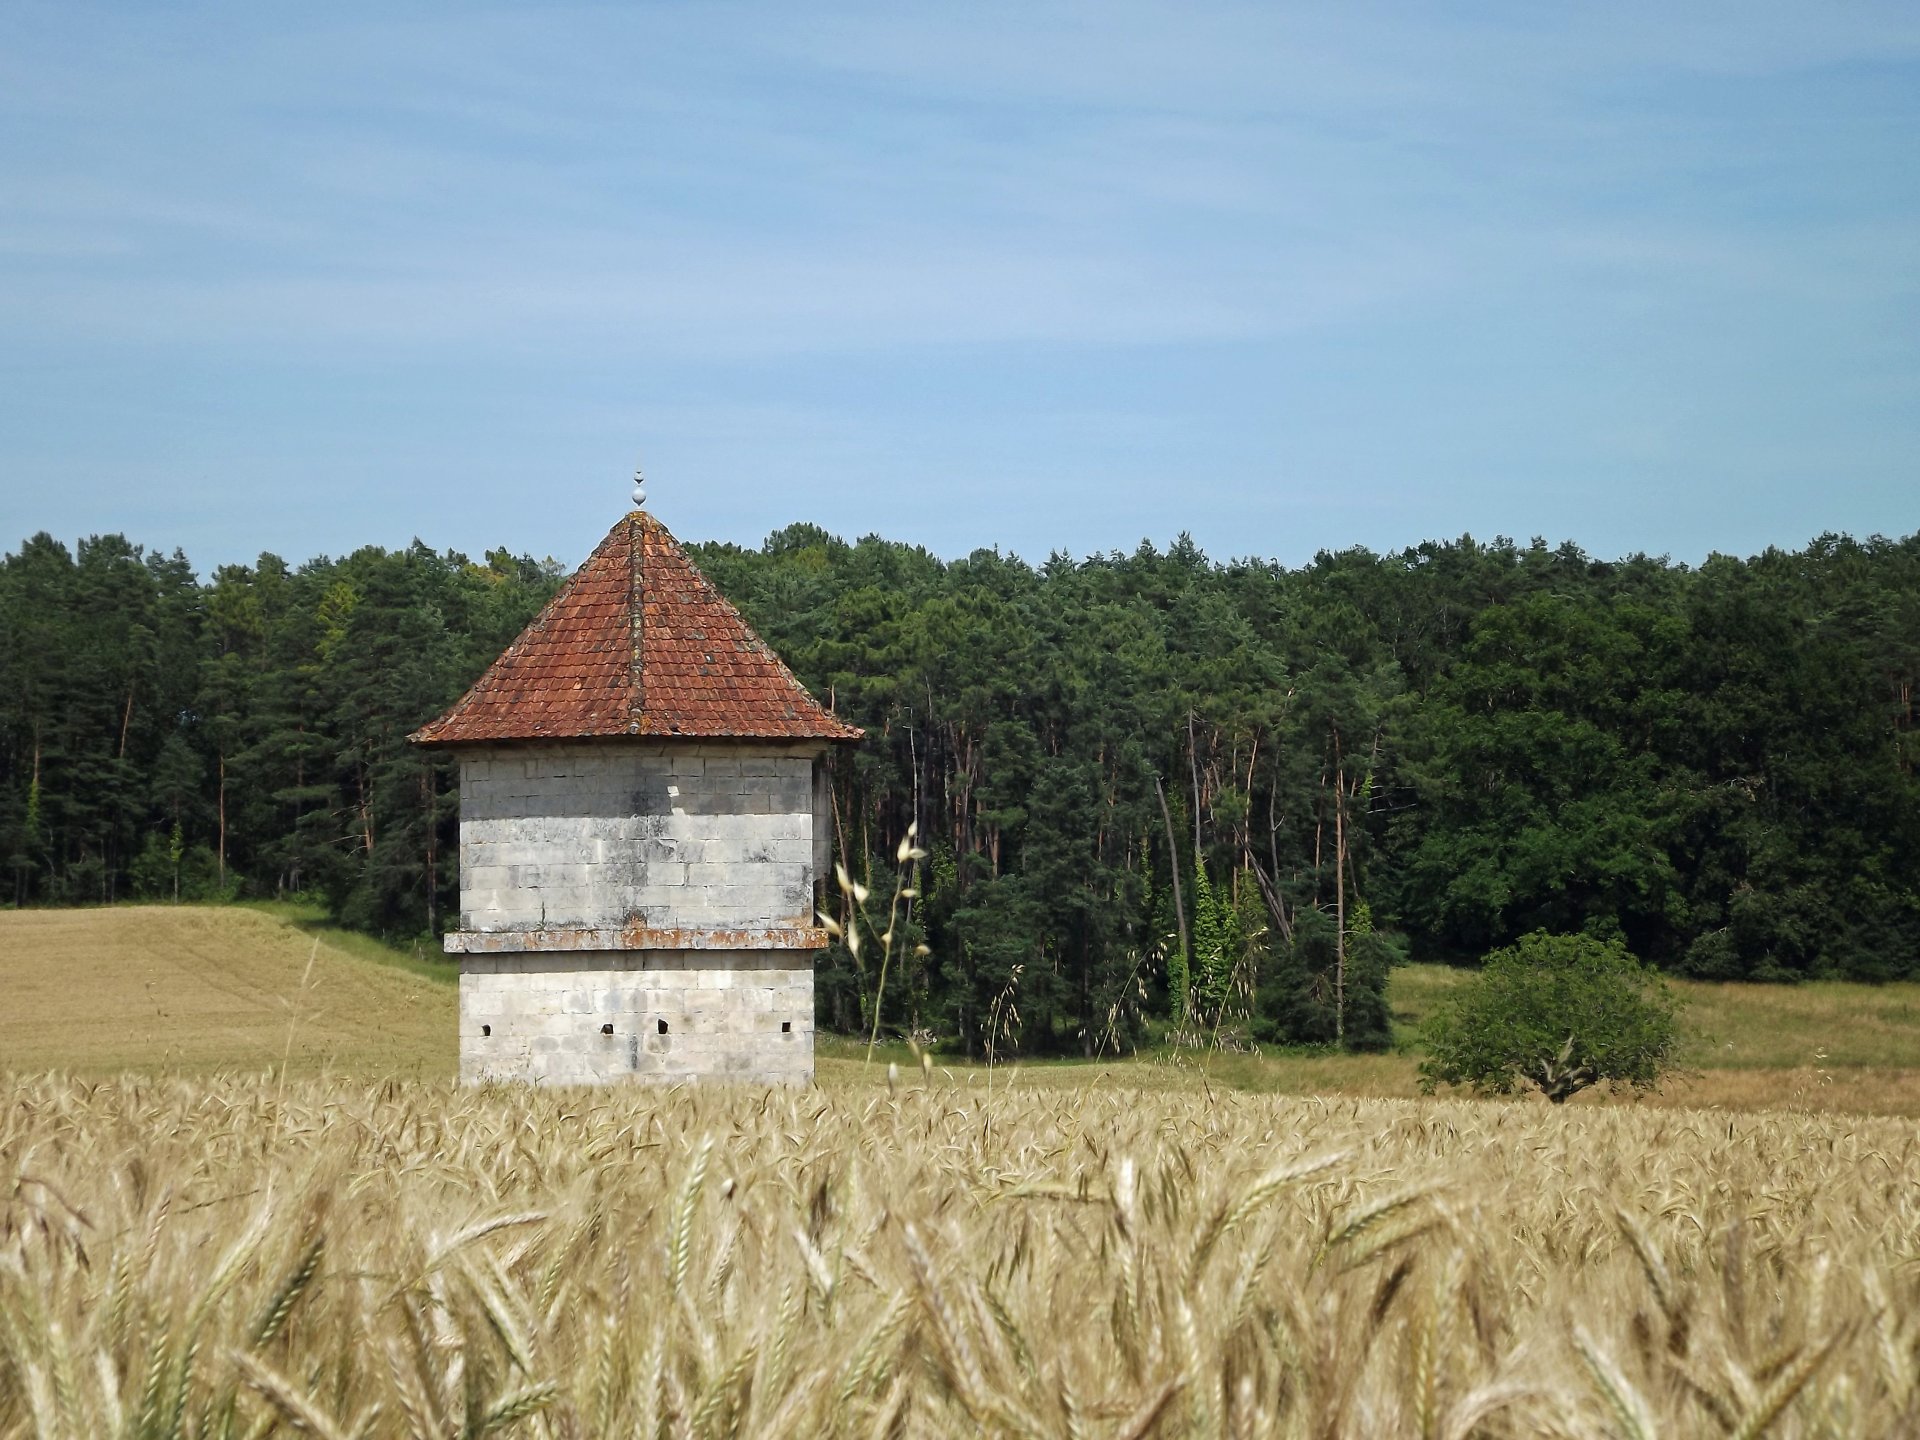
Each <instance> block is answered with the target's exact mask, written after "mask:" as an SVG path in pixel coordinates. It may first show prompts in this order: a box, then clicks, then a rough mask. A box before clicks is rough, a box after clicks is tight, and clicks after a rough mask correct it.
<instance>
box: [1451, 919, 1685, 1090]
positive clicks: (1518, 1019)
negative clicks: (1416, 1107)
mask: <svg viewBox="0 0 1920 1440" xmlns="http://www.w3.org/2000/svg"><path fill="white" fill-rule="evenodd" d="M1679 1012H1680V1001H1679V999H1678V998H1677V997H1676V996H1675V995H1674V994H1673V992H1672V991H1671V990H1670V989H1669V988H1668V987H1667V985H1666V982H1665V981H1663V980H1661V979H1660V977H1659V976H1658V975H1657V974H1655V973H1654V972H1653V971H1652V970H1650V969H1648V968H1647V967H1646V966H1644V965H1642V964H1641V963H1640V962H1639V961H1638V960H1636V959H1634V958H1633V956H1631V955H1629V954H1628V953H1627V950H1626V947H1625V946H1624V945H1622V944H1620V942H1619V941H1617V940H1596V939H1593V938H1592V937H1591V936H1586V935H1549V934H1547V933H1546V932H1545V931H1536V932H1535V933H1533V934H1531V935H1528V936H1525V937H1524V938H1523V939H1522V940H1521V941H1520V942H1519V944H1517V945H1512V946H1509V947H1508V948H1506V949H1504V950H1496V951H1494V952H1493V953H1492V954H1490V955H1489V956H1487V958H1486V962H1485V965H1484V967H1483V968H1482V970H1481V972H1480V974H1479V975H1478V976H1477V977H1476V978H1475V979H1473V980H1472V981H1470V982H1468V983H1467V984H1465V985H1463V986H1461V988H1460V989H1459V991H1458V992H1457V993H1456V994H1455V995H1454V996H1453V997H1452V998H1451V999H1450V1000H1449V1001H1448V1002H1447V1003H1446V1004H1445V1005H1444V1006H1443V1007H1442V1008H1441V1009H1440V1011H1439V1012H1438V1013H1437V1014H1435V1015H1434V1016H1433V1018H1432V1019H1431V1020H1429V1021H1428V1022H1427V1025H1426V1029H1425V1033H1424V1039H1425V1041H1426V1045H1427V1058H1426V1060H1425V1061H1423V1062H1422V1063H1421V1066H1420V1077H1421V1088H1422V1089H1424V1090H1426V1091H1428V1092H1429V1093H1431V1092H1432V1090H1433V1087H1434V1086H1435V1085H1436V1084H1440V1083H1445V1084H1448V1085H1468V1086H1471V1087H1472V1088H1473V1089H1475V1090H1477V1091H1479V1092H1481V1093H1482V1094H1491V1095H1510V1094H1512V1093H1513V1092H1514V1091H1515V1090H1516V1089H1518V1088H1519V1087H1520V1086H1521V1084H1523V1083H1525V1084H1528V1085H1532V1086H1534V1087H1535V1088H1537V1089H1538V1090H1539V1091H1540V1093H1541V1094H1543V1095H1545V1096H1546V1097H1547V1099H1549V1100H1551V1101H1553V1103H1554V1104H1556V1105H1559V1104H1562V1103H1564V1102H1565V1101H1566V1099H1567V1098H1568V1097H1569V1096H1571V1095H1575V1094H1577V1093H1578V1092H1580V1091H1582V1090H1584V1089H1586V1088H1587V1087H1588V1086H1589V1085H1598V1084H1600V1083H1601V1082H1603V1081H1606V1082H1611V1083H1614V1084H1626V1085H1632V1086H1635V1087H1638V1088H1640V1089H1647V1090H1650V1089H1653V1088H1654V1087H1655V1086H1657V1085H1658V1084H1659V1082H1660V1077H1661V1076H1662V1075H1663V1074H1664V1073H1665V1072H1666V1071H1667V1070H1669V1069H1670V1068H1671V1067H1672V1065H1673V1063H1674V1057H1675V1054H1676V1052H1677V1050H1678V1048H1679V1045H1680V1023H1679Z"/></svg>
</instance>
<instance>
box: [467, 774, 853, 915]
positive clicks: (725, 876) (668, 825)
mask: <svg viewBox="0 0 1920 1440" xmlns="http://www.w3.org/2000/svg"><path fill="white" fill-rule="evenodd" d="M824 749H825V747H824V746H823V745H820V744H817V743H786V744H757V743H755V744H749V743H735V742H714V741H702V742H693V741H671V740H667V741H662V740H643V739H633V740H596V741H593V742H591V743H582V742H562V743H553V744H541V745H523V746H510V747H509V746H502V747H500V748H498V749H488V750H480V751H467V752H465V753H463V754H462V756H461V762H460V928H461V929H462V930H470V931H491V932H498V931H515V930H542V929H590V930H611V929H619V928H621V927H625V926H632V925H645V926H647V927H649V928H652V929H659V930H675V929H750V928H760V927H767V926H800V927H811V926H812V925H813V924H814V920H813V883H814V878H815V874H816V871H815V865H816V863H817V862H816V844H817V841H818V840H820V839H822V838H824V832H825V830H826V824H825V820H824V817H823V818H822V821H821V822H820V824H819V825H818V826H817V827H816V823H815V818H814V805H815V788H814V773H815V761H816V760H817V759H818V758H819V757H820V756H821V755H822V754H823V752H824Z"/></svg>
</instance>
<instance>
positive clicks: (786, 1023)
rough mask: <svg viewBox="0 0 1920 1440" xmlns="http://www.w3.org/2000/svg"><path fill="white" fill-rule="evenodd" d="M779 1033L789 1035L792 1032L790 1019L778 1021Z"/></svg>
mask: <svg viewBox="0 0 1920 1440" xmlns="http://www.w3.org/2000/svg"><path fill="white" fill-rule="evenodd" d="M780 1033H781V1034H782V1035H791V1034H792V1033H793V1022H792V1021H791V1020H782V1021H781V1022H780Z"/></svg>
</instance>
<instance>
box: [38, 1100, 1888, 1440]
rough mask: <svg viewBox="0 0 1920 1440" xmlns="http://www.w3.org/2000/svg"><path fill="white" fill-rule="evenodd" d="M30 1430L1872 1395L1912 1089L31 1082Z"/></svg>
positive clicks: (1756, 1419)
mask: <svg viewBox="0 0 1920 1440" xmlns="http://www.w3.org/2000/svg"><path fill="white" fill-rule="evenodd" d="M0 1097H4V1098H0V1435H6V1436H9V1437H12V1436H33V1437H44V1440H56V1437H60V1440H67V1437H81V1436H134V1437H159V1436H179V1437H213V1436H219V1437H235V1436H243V1435H246V1436H264V1435H267V1434H282V1435H306V1436H317V1437H345V1436H358V1437H367V1440H373V1437H413V1440H427V1437H433V1440H444V1437H449V1436H478V1435H496V1436H503V1437H509V1436H527V1437H601V1436H627V1435H647V1436H656V1435H658V1436H688V1437H707V1436H790V1435H791V1436H847V1437H866V1436H876V1435H878V1436H973V1435H995V1436H1033V1437H1060V1440H1069V1437H1148V1436H1158V1437H1173V1436H1208V1437H1212V1436H1220V1437H1236V1440H1237V1437H1264V1436H1299V1437H1307V1436H1312V1437H1348V1436H1351V1437H1377V1436H1443V1437H1453V1440H1467V1437H1473V1436H1478V1437H1484V1440H1499V1437H1520V1436H1565V1437H1595V1440H1599V1437H1605V1436H1622V1435H1626V1436H1653V1435H1666V1436H1742V1437H1754V1436H1775V1437H1812V1436H1834V1437H1856V1436H1857V1437H1883V1436H1891V1435H1905V1434H1913V1433H1916V1428H1920V1266H1916V1264H1915V1256H1916V1255H1917V1254H1920V1186H1916V1185H1915V1184H1914V1177H1915V1176H1916V1175H1917V1174H1920V1130H1917V1129H1916V1126H1915V1125H1914V1124H1913V1123H1912V1122H1910V1121H1906V1120H1898V1119H1871V1118H1863V1117H1835V1116H1823V1115H1809V1114H1796V1113H1775V1114H1769V1115H1740V1114H1732V1113H1724V1112H1707V1111H1688V1112H1674V1111H1649V1110H1636V1109H1632V1108H1629V1107H1624V1106H1622V1107H1594V1108H1585V1109H1581V1108H1568V1109H1560V1110H1556V1109H1552V1108H1550V1107H1547V1106H1543V1105H1521V1104H1494V1103H1474V1102H1463V1101H1424V1102H1423V1101H1405V1100H1368V1099H1353V1098H1314V1099H1299V1098H1288V1097H1278V1096H1262V1095H1248V1094H1244V1093H1238V1092H1233V1091H1225V1090H1214V1091H1212V1092H1211V1093H1207V1092H1203V1091H1195V1090H1185V1091H1162V1092H1159V1093H1146V1092H1141V1091H1137V1090H1127V1089H1109V1088H1100V1087H1094V1088H1087V1087H1082V1088H1079V1089H1075V1090H1065V1089H1060V1090H1045V1089H1035V1088H1028V1089H1025V1090H1016V1091H1008V1090H1004V1089H1001V1090H997V1091H996V1092H995V1093H994V1094H993V1095H992V1096H991V1097H988V1096H987V1095H986V1093H985V1092H984V1091H982V1090H979V1089H977V1088H976V1089H968V1088H964V1087H958V1086H953V1085H947V1084H942V1083H937V1080H936V1083H932V1084H920V1083H906V1084H902V1085H901V1086H900V1087H899V1088H898V1089H897V1090H896V1091H895V1092H894V1093H891V1094H889V1093H886V1092H884V1091H882V1092H877V1093H876V1092H860V1091H854V1090H850V1089H847V1088H844V1087H828V1088H820V1089H814V1090H810V1091H789V1092H772V1093H769V1092H759V1091H750V1090H725V1089H715V1088H707V1089H690V1088H682V1089H677V1090H658V1089H643V1088H624V1087H623V1088H619V1089H614V1090H606V1091H598V1092H579V1091H575V1092H531V1091H527V1090H523V1089H519V1088H505V1089H498V1090H478V1091H476V1090H467V1091H462V1090H459V1089H456V1088H454V1087H451V1086H447V1085H440V1084H433V1083H424V1082H414V1081H394V1080H389V1081H381V1082H364V1081H361V1082H349V1081H315V1080H294V1081H292V1082H290V1083H289V1084H288V1085H287V1086H286V1087H285V1089H284V1091H283V1090H282V1089H281V1088H280V1087H279V1086H277V1085H275V1084H270V1083H264V1082H263V1081H262V1080H261V1079H260V1078H259V1077H236V1078H229V1079H220V1080H212V1081H208V1080H185V1079H175V1080H146V1079H139V1080H128V1081H113V1082H98V1083H91V1082H80V1081H72V1080H58V1079H38V1080H34V1079H16V1080H14V1081H11V1082H9V1083H8V1084H6V1086H5V1087H4V1089H0Z"/></svg>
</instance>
